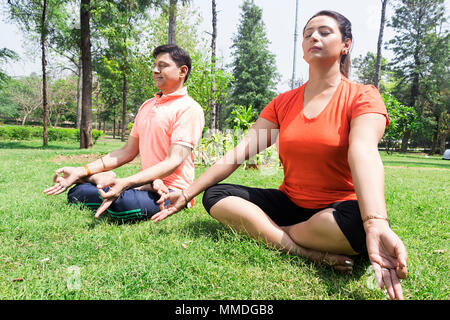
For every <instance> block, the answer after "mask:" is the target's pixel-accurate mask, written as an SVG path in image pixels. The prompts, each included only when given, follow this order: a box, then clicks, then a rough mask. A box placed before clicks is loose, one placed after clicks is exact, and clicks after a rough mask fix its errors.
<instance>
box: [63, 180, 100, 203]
mask: <svg viewBox="0 0 450 320" xmlns="http://www.w3.org/2000/svg"><path fill="white" fill-rule="evenodd" d="M67 199H68V201H69V202H70V203H96V204H97V203H98V204H100V203H102V201H101V199H100V197H99V195H98V189H97V187H96V186H94V185H93V184H92V183H82V184H77V185H75V186H74V187H72V188H71V189H70V190H69V192H68V193H67Z"/></svg>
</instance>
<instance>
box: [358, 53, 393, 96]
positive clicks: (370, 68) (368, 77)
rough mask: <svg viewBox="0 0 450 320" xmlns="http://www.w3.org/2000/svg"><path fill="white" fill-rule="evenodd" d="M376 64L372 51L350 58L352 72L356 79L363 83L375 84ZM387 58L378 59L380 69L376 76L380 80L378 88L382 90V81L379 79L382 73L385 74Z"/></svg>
mask: <svg viewBox="0 0 450 320" xmlns="http://www.w3.org/2000/svg"><path fill="white" fill-rule="evenodd" d="M376 64H377V56H376V55H375V54H374V53H372V52H367V54H366V55H365V56H362V55H360V56H358V57H356V58H354V59H353V60H352V70H353V71H354V72H353V73H354V74H356V76H357V77H358V81H359V82H361V83H363V84H373V85H375V78H376V77H377V76H376V75H375V74H376V68H377V67H376ZM386 66H387V60H386V58H381V59H380V71H379V73H378V74H379V75H378V77H380V81H379V82H378V89H379V90H380V91H384V90H385V88H384V82H383V81H381V79H382V77H383V75H384V74H386V73H387V72H386V71H387V70H386Z"/></svg>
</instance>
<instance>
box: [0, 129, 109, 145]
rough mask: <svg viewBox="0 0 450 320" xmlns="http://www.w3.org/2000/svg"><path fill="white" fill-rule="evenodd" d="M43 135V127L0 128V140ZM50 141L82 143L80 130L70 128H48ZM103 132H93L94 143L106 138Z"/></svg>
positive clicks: (28, 138)
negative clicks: (103, 137)
mask: <svg viewBox="0 0 450 320" xmlns="http://www.w3.org/2000/svg"><path fill="white" fill-rule="evenodd" d="M42 135H43V128H42V127H29V126H2V127H0V139H8V140H31V139H34V138H40V137H42ZM47 135H48V141H80V130H79V129H70V128H48V129H47ZM104 135H105V134H104V133H103V131H102V130H92V139H93V140H94V143H96V142H97V140H98V138H100V137H102V136H104Z"/></svg>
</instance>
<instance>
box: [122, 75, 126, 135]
mask: <svg viewBox="0 0 450 320" xmlns="http://www.w3.org/2000/svg"><path fill="white" fill-rule="evenodd" d="M126 117H127V75H126V74H125V72H124V73H123V91H122V137H121V140H122V141H125V126H126V124H127V121H126V120H127V119H126Z"/></svg>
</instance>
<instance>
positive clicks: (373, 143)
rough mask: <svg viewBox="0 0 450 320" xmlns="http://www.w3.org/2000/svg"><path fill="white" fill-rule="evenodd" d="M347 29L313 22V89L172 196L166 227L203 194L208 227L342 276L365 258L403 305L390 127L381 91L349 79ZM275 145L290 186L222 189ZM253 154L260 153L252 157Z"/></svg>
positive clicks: (263, 120) (309, 43)
mask: <svg viewBox="0 0 450 320" xmlns="http://www.w3.org/2000/svg"><path fill="white" fill-rule="evenodd" d="M351 43H352V34H351V23H350V22H349V21H348V20H347V19H346V18H345V17H343V16H342V15H340V14H339V13H336V12H332V11H321V12H319V13H318V14H316V15H314V16H313V17H312V18H311V19H310V20H309V21H308V23H307V25H306V26H305V29H304V32H303V44H302V47H303V52H304V59H305V61H306V62H307V63H308V64H309V79H308V82H307V83H306V84H304V85H303V86H301V87H299V88H297V89H294V90H291V91H289V92H286V93H283V94H280V95H279V96H278V97H277V98H275V99H274V100H273V101H272V102H270V103H269V104H268V105H267V106H266V108H265V109H264V110H263V111H262V113H261V115H260V117H259V119H258V120H257V121H256V122H255V124H254V125H253V127H252V129H251V130H249V132H248V134H247V135H246V136H245V137H244V139H243V140H242V141H241V142H240V143H239V145H238V146H236V148H234V149H233V150H232V151H230V152H229V153H227V154H226V155H225V156H224V157H223V158H222V159H221V160H219V161H217V162H216V163H215V164H214V165H213V166H212V167H211V168H209V169H208V170H207V171H206V172H205V173H204V174H203V175H202V176H200V177H199V178H198V179H197V180H196V181H195V182H194V183H193V184H192V185H191V186H190V187H188V188H186V189H185V190H183V191H181V192H173V193H171V194H167V195H165V196H163V197H162V198H161V199H160V202H161V203H162V201H165V200H167V199H170V203H171V204H170V205H169V206H168V207H167V208H166V209H165V210H162V211H161V212H159V213H157V214H156V215H154V216H153V217H152V219H153V220H154V221H160V220H162V219H164V218H165V217H167V216H169V215H171V214H173V213H175V212H177V211H178V210H181V208H183V207H184V206H185V205H186V203H187V202H188V201H189V200H190V199H192V198H193V197H195V196H196V195H198V194H199V193H200V192H202V191H203V190H206V191H205V193H204V195H203V204H204V206H205V208H206V210H207V211H208V212H209V213H210V214H211V216H212V217H214V218H215V219H217V220H218V221H220V222H221V223H223V224H225V225H228V226H230V227H232V228H234V229H235V230H238V231H243V232H246V233H247V234H249V235H250V236H252V237H254V238H259V239H262V240H263V241H264V242H265V243H266V244H267V245H269V246H271V247H275V248H278V249H281V250H284V251H287V252H290V253H293V254H298V255H301V256H305V257H307V258H310V259H312V260H320V261H325V262H326V263H329V264H332V265H333V266H334V268H335V269H337V270H340V271H347V272H350V273H351V271H352V268H353V261H352V259H351V258H349V257H348V256H352V255H357V254H359V253H363V252H367V253H368V255H369V259H370V261H371V263H372V266H373V268H374V272H375V276H376V278H377V280H378V283H379V285H380V287H384V286H385V287H386V289H387V291H388V293H389V296H390V297H391V298H396V299H402V298H403V293H402V288H401V284H400V281H399V278H405V277H406V275H407V268H406V260H407V253H406V249H405V247H404V245H403V243H402V241H401V240H400V238H399V237H398V236H397V235H396V234H395V233H394V232H393V231H392V230H391V228H390V225H389V222H388V219H387V212H386V204H385V199H384V170H383V164H382V162H381V158H380V155H379V153H378V142H379V141H380V139H381V137H382V136H383V133H384V130H385V127H386V125H387V124H388V123H389V120H388V118H387V112H386V108H385V106H384V103H383V100H382V99H381V96H380V94H379V92H378V90H377V89H375V88H374V87H373V86H367V85H360V84H357V83H353V82H351V81H349V80H348V79H347V74H348V69H349V63H350V57H349V50H350V47H351ZM277 138H278V144H277V147H278V151H279V155H280V160H281V163H282V164H283V170H284V179H283V183H282V185H281V186H280V188H279V189H261V188H250V187H245V186H239V185H230V184H217V183H218V182H220V181H222V180H224V179H225V178H226V177H228V176H229V175H230V174H231V173H233V172H234V171H235V170H236V169H237V168H238V167H239V166H240V164H241V163H242V162H243V160H244V159H249V158H250V157H252V156H254V155H255V153H257V152H259V151H261V150H262V149H263V148H265V147H266V146H268V145H271V144H273V143H274V142H275V140H276V139H277ZM255 146H256V148H255Z"/></svg>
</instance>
